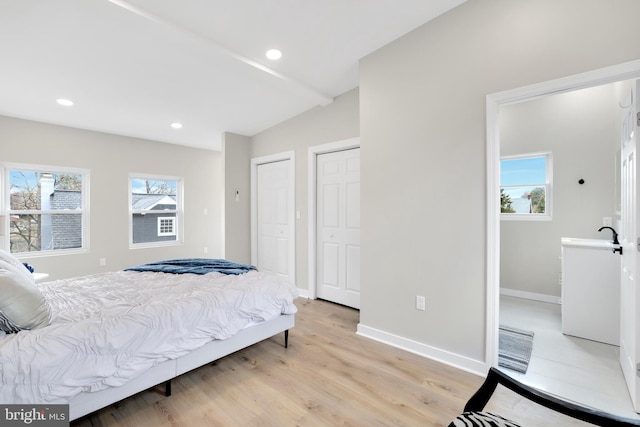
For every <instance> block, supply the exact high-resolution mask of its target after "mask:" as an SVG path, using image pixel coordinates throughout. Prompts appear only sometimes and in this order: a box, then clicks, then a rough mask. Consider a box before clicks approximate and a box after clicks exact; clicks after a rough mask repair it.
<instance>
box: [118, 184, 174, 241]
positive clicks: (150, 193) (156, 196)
mask: <svg viewBox="0 0 640 427" xmlns="http://www.w3.org/2000/svg"><path fill="white" fill-rule="evenodd" d="M129 186H130V191H129V196H130V201H129V206H130V215H129V217H130V221H131V227H130V230H131V239H130V241H131V246H132V247H148V246H164V245H174V244H179V243H181V241H180V236H181V232H180V230H181V227H182V209H183V206H182V178H176V177H162V176H160V177H158V176H147V175H131V176H130V177H129Z"/></svg>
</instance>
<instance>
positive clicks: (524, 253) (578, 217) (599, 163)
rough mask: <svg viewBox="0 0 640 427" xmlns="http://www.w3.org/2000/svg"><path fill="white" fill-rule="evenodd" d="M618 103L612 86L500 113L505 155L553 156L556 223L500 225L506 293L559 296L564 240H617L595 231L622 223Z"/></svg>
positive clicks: (503, 109)
mask: <svg viewBox="0 0 640 427" xmlns="http://www.w3.org/2000/svg"><path fill="white" fill-rule="evenodd" d="M618 96H619V95H618V94H617V91H616V88H615V85H606V86H600V87H596V88H590V89H583V90H579V91H575V92H569V93H565V94H559V95H554V96H548V97H543V98H539V99H536V100H532V101H527V102H521V103H517V104H512V105H507V106H503V107H501V109H500V147H501V154H502V155H503V156H504V155H513V154H523V153H532V152H543V151H551V152H552V153H553V188H552V193H553V195H552V197H553V207H552V220H551V221H506V220H502V221H501V223H500V254H501V257H500V286H501V288H503V290H504V289H505V288H506V289H509V290H515V291H517V292H520V293H522V292H524V293H530V294H534V295H530V296H532V297H534V298H538V297H540V298H541V299H543V300H544V299H545V298H546V297H547V296H551V297H558V296H560V286H559V274H560V259H559V256H560V239H561V238H562V237H584V238H601V239H610V238H611V233H610V232H609V231H608V230H607V231H606V232H604V231H603V232H602V233H599V232H598V231H597V230H598V228H600V227H601V226H602V221H603V217H611V218H612V220H613V221H615V217H616V212H615V206H616V197H615V195H616V182H617V181H616V179H615V176H616V172H617V168H616V151H617V149H618V144H619V139H620V138H619V131H618V129H619V107H618V101H619V99H618ZM580 179H584V181H585V182H584V184H582V185H581V184H579V183H578V181H579V180H580ZM554 299H555V298H551V300H554Z"/></svg>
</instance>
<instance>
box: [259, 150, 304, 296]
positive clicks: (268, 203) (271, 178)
mask: <svg viewBox="0 0 640 427" xmlns="http://www.w3.org/2000/svg"><path fill="white" fill-rule="evenodd" d="M294 194H295V159H294V153H293V152H286V153H280V154H275V155H271V156H265V157H259V158H255V159H252V160H251V263H252V264H253V265H255V266H256V267H257V268H258V269H259V270H260V271H266V272H271V273H274V274H276V275H278V276H280V277H283V278H285V279H286V280H288V281H289V282H290V283H294V284H295V221H294V215H295V204H294Z"/></svg>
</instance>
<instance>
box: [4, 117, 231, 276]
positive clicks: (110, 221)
mask: <svg viewBox="0 0 640 427" xmlns="http://www.w3.org/2000/svg"><path fill="white" fill-rule="evenodd" d="M0 141H2V142H1V143H0V162H11V163H29V164H38V165H48V166H62V167H74V168H84V169H89V171H90V174H91V175H90V181H91V184H90V210H91V218H90V221H91V225H90V250H89V252H88V253H83V254H77V255H57V256H48V257H27V258H24V261H25V262H29V263H30V264H32V265H33V266H34V267H35V268H36V270H37V271H40V272H46V273H49V274H50V278H51V279H59V278H65V277H72V276H80V275H86V274H94V273H99V272H103V271H114V270H119V269H122V268H125V267H129V266H131V265H136V264H140V263H142V262H149V261H155V260H160V259H167V258H177V257H199V256H203V250H204V247H205V246H206V247H208V248H209V256H212V257H220V256H221V254H222V233H221V230H222V214H221V206H222V191H221V190H222V175H221V174H222V166H221V155H220V153H218V152H214V151H209V150H202V149H195V148H187V147H183V146H178V145H171V144H165V143H158V142H153V141H147V140H143V139H136V138H128V137H124V136H117V135H111V134H106V133H100V132H92V131H86V130H80V129H74V128H68V127H63V126H56V125H50V124H44V123H38V122H33V121H28V120H21V119H15V118H10V117H3V116H0ZM130 172H134V173H143V174H158V175H170V176H180V177H183V178H184V203H185V206H184V218H185V230H184V237H185V239H184V242H185V243H184V244H183V245H180V246H170V247H162V248H150V249H133V250H132V249H129V241H128V239H129V231H128V227H129V219H128V203H129V202H128V201H129V196H128V191H129V184H128V174H129V173H130ZM2 179H4V178H2ZM204 209H207V210H208V215H206V216H205V215H203V210H204ZM100 258H106V259H107V265H106V266H105V267H100V266H99V259H100Z"/></svg>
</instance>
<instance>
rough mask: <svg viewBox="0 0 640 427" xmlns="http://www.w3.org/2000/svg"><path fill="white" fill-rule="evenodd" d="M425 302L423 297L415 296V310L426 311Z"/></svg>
mask: <svg viewBox="0 0 640 427" xmlns="http://www.w3.org/2000/svg"><path fill="white" fill-rule="evenodd" d="M426 305H427V304H426V301H425V299H424V297H423V296H421V295H416V310H422V311H424V310H426Z"/></svg>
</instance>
